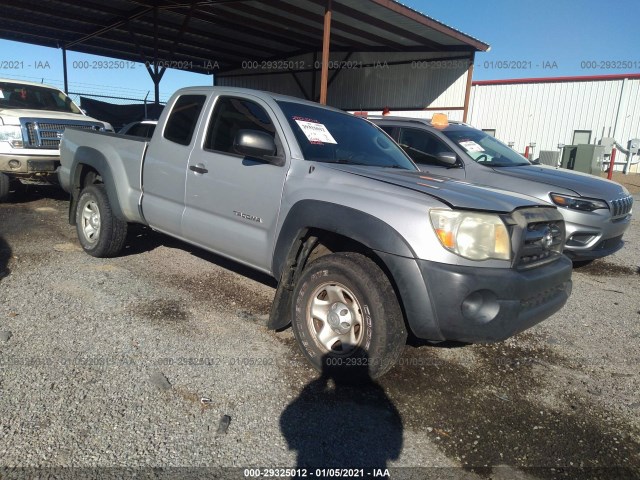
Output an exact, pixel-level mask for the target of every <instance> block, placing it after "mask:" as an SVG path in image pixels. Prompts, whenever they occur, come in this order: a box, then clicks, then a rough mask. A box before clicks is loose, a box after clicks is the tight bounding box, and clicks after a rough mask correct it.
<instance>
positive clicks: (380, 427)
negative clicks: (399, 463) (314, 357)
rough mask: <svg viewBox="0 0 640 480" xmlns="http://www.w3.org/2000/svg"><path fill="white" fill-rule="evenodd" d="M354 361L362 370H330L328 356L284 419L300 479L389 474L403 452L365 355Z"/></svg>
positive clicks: (396, 424) (389, 406)
mask: <svg viewBox="0 0 640 480" xmlns="http://www.w3.org/2000/svg"><path fill="white" fill-rule="evenodd" d="M356 355H358V356H359V357H361V358H362V359H363V360H364V361H363V362H362V365H359V366H349V367H347V366H340V367H338V366H332V362H331V360H332V359H331V358H329V357H326V356H325V357H324V358H323V369H322V373H321V374H320V376H319V377H318V378H316V379H315V380H313V381H311V382H310V383H309V384H307V385H306V386H305V387H304V389H303V390H302V392H301V393H300V395H299V396H298V397H297V398H296V399H295V400H294V401H293V402H291V403H290V404H289V405H288V406H287V407H286V409H285V410H284V411H283V412H282V415H281V416H280V429H281V431H282V434H283V436H284V437H285V439H286V440H287V444H288V446H289V449H290V450H295V451H296V452H297V464H296V468H298V469H306V472H304V473H306V475H305V474H304V473H303V472H301V473H300V475H299V476H298V477H300V478H301V477H303V476H313V477H314V478H336V476H335V474H333V475H331V474H330V472H326V471H325V472H323V469H325V470H326V469H328V468H331V469H361V468H362V469H364V468H366V469H371V468H373V469H385V468H387V462H388V461H389V460H395V459H397V458H398V457H399V456H400V453H401V452H402V445H403V443H402V442H403V440H402V433H403V426H402V418H401V417H400V414H399V412H398V409H397V408H396V406H395V405H394V404H393V402H392V401H391V400H390V399H389V397H388V396H387V395H386V393H385V392H384V390H383V389H382V387H381V386H380V385H379V384H377V383H376V382H374V381H373V380H372V379H371V377H370V376H369V372H368V366H367V356H366V352H364V351H363V350H360V351H359V352H357V353H356ZM317 469H318V470H317ZM355 476H358V474H357V473H356V474H355V475H349V478H352V477H355ZM365 476H366V473H365ZM298 477H294V478H298Z"/></svg>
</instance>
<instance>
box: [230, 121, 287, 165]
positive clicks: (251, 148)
mask: <svg viewBox="0 0 640 480" xmlns="http://www.w3.org/2000/svg"><path fill="white" fill-rule="evenodd" d="M233 148H234V149H235V150H236V152H238V153H240V154H241V155H246V156H247V157H254V158H257V159H259V160H264V161H265V162H268V163H271V164H273V165H277V166H282V165H283V164H284V158H281V157H276V156H275V154H276V142H275V141H274V140H273V137H272V136H271V135H269V134H268V133H265V132H261V131H260V130H238V133H237V134H236V138H235V139H234V140H233Z"/></svg>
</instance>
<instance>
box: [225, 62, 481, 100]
mask: <svg viewBox="0 0 640 480" xmlns="http://www.w3.org/2000/svg"><path fill="white" fill-rule="evenodd" d="M466 55H468V54H467V53H456V52H445V53H433V52H428V53H392V54H390V53H374V52H361V53H354V54H353V55H351V56H348V57H347V56H346V54H344V53H336V54H334V55H332V56H331V62H332V63H334V64H339V63H340V62H344V63H342V64H341V65H344V66H345V67H344V68H341V69H340V70H339V71H338V72H337V75H336V70H331V71H330V72H329V79H330V81H331V84H330V85H329V92H328V96H327V103H328V104H329V105H332V106H335V107H338V108H342V109H345V110H359V109H373V108H381V107H383V106H390V107H392V108H394V109H396V110H398V109H414V108H415V109H421V108H429V107H431V108H443V107H462V106H464V95H465V88H466V82H467V68H468V67H467V65H468V64H467V60H466V59H463V58H460V59H459V60H452V61H451V62H449V63H441V64H434V63H425V62H422V61H426V60H437V59H439V58H442V59H446V58H452V57H453V58H455V57H464V56H466ZM316 58H317V59H320V58H321V56H320V55H318V56H317V57H316ZM289 60H290V61H292V62H293V63H294V64H295V65H297V66H300V65H301V64H303V65H304V66H306V67H307V68H313V67H314V60H313V55H306V56H304V57H292V58H291V59H289ZM413 60H415V63H413V62H412V61H413ZM317 61H319V60H317ZM445 61H446V60H443V62H445ZM397 62H409V63H404V64H401V65H396V64H395V63H397ZM251 74H255V75H251ZM296 75H297V76H298V80H299V81H300V83H301V84H302V85H303V88H304V90H305V92H306V95H305V93H303V91H302V90H301V89H300V86H299V85H298V83H297V82H296V81H295V79H294V77H293V75H292V74H291V73H283V71H282V70H279V71H270V70H268V69H265V68H258V69H255V70H251V69H241V70H237V71H234V72H229V73H225V74H224V75H219V76H217V77H216V83H217V84H218V85H225V86H237V87H246V88H257V89H259V90H268V91H272V92H277V93H283V94H287V95H294V96H298V97H306V98H309V99H311V100H316V99H317V96H318V95H319V92H320V73H319V72H317V73H316V74H315V75H316V82H315V83H316V92H315V95H312V94H311V91H312V83H313V82H312V76H313V75H314V74H313V73H297V74H296ZM334 76H335V78H334Z"/></svg>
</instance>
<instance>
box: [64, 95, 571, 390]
mask: <svg viewBox="0 0 640 480" xmlns="http://www.w3.org/2000/svg"><path fill="white" fill-rule="evenodd" d="M61 157H62V166H61V169H60V174H59V176H60V183H61V185H62V186H63V188H65V189H66V190H67V191H69V192H70V193H71V196H72V201H71V205H70V211H69V221H70V223H72V224H75V225H76V227H77V232H78V237H79V239H80V243H81V245H82V247H83V248H84V250H85V251H86V252H87V253H89V254H90V255H93V256H97V257H108V256H114V255H117V254H118V252H119V251H120V250H121V248H122V247H123V245H124V244H125V241H126V234H127V224H128V223H141V224H144V225H148V226H149V227H151V228H153V229H154V230H157V231H160V232H164V233H166V234H168V235H171V236H173V237H177V238H179V239H182V240H184V241H186V242H188V243H191V244H194V245H197V246H200V247H202V248H204V249H207V250H210V251H212V252H215V253H217V254H220V255H222V256H225V257H228V258H231V259H233V260H235V261H237V262H240V263H242V264H245V265H248V266H250V267H253V268H255V269H257V270H260V271H262V272H266V273H268V274H270V275H272V276H273V277H275V278H276V279H277V280H278V281H279V283H278V288H277V291H276V294H275V298H274V302H273V305H272V308H271V314H270V319H269V326H270V327H271V328H273V329H280V328H284V327H286V326H288V325H289V324H291V325H292V327H293V331H294V334H295V337H296V339H297V340H298V343H299V345H300V348H301V350H302V352H303V353H304V355H305V356H306V357H307V358H308V360H309V361H310V362H311V363H312V364H313V365H314V366H315V367H316V368H318V369H321V368H322V367H323V365H326V364H327V362H328V361H331V362H332V363H331V364H332V365H343V366H345V367H346V366H348V365H355V364H358V365H361V364H362V361H365V360H362V361H361V360H360V359H365V358H366V365H368V367H369V374H370V375H371V376H373V377H377V376H379V375H382V374H383V373H384V372H386V371H387V370H388V369H389V368H391V367H392V366H393V365H394V363H395V362H396V360H397V359H398V358H399V356H400V354H401V351H402V349H403V347H404V345H405V342H406V338H407V332H408V331H409V330H410V331H411V332H413V334H414V335H415V336H417V337H419V338H422V339H427V340H430V341H433V342H440V341H444V340H457V341H463V342H484V341H499V340H502V339H505V338H507V337H509V336H511V335H514V334H516V333H518V332H520V331H522V330H524V329H526V328H528V327H531V326H532V325H534V324H536V323H538V322H540V321H542V320H544V319H545V318H547V317H549V316H550V315H551V314H553V313H554V312H556V311H557V310H559V309H560V308H561V307H562V306H563V305H564V303H565V302H566V300H567V298H568V296H569V294H570V291H571V262H570V260H569V259H568V258H567V257H566V256H563V255H562V253H561V252H562V249H563V246H564V237H565V226H564V221H563V219H562V216H561V215H560V213H559V212H558V210H557V209H556V208H555V207H553V206H551V205H549V204H543V203H541V202H539V201H538V200H536V199H534V198H532V197H527V196H523V195H518V194H515V193H509V192H504V191H500V190H495V189H491V188H484V187H476V186H473V185H469V184H467V183H464V182H460V181H456V180H452V179H446V178H441V177H434V176H427V175H424V174H422V173H420V172H419V171H418V169H417V167H416V166H415V164H414V163H413V162H412V161H411V160H410V158H409V157H408V156H407V155H406V154H405V153H404V152H403V151H402V149H401V148H399V147H398V146H397V145H396V144H395V143H394V142H393V141H392V140H391V138H390V137H389V136H387V135H386V134H385V133H384V132H383V131H382V130H380V129H379V128H378V127H376V126H374V125H373V124H371V123H370V122H368V121H367V120H364V119H361V118H358V117H355V116H352V115H349V114H347V113H344V112H342V111H339V110H336V109H333V108H328V107H323V106H320V105H318V104H315V103H311V102H307V101H303V100H300V99H297V98H291V97H285V96H280V95H275V94H271V93H266V92H258V91H253V90H245V89H238V88H223V87H192V88H186V89H181V90H179V91H178V92H176V93H175V94H174V95H173V96H172V98H171V99H170V101H169V103H168V104H167V107H166V108H165V109H164V112H163V113H162V116H161V118H160V120H159V123H158V126H157V128H156V130H155V133H154V134H153V137H152V138H151V140H150V141H145V139H142V138H136V137H130V136H123V135H116V134H110V133H101V132H88V131H82V130H78V129H72V128H71V129H67V130H66V131H65V134H64V137H63V141H62V146H61ZM355 359H358V361H357V362H356V361H355Z"/></svg>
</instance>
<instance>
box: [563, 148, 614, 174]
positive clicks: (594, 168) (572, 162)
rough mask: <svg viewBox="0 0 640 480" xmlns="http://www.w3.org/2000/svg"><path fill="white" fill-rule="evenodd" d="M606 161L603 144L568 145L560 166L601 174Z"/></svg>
mask: <svg viewBox="0 0 640 480" xmlns="http://www.w3.org/2000/svg"><path fill="white" fill-rule="evenodd" d="M603 161H604V147H603V146H602V145H566V146H565V147H564V150H563V151H562V163H561V164H560V166H561V167H562V168H566V169H568V170H575V171H577V172H584V173H590V174H592V175H600V172H602V162H603Z"/></svg>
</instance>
